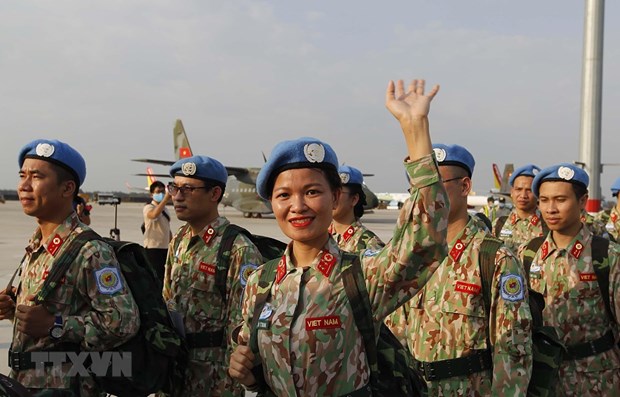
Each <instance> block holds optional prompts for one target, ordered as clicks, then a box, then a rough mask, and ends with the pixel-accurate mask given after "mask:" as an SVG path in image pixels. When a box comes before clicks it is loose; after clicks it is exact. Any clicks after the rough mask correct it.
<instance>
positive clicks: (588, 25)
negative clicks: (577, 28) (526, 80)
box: [579, 0, 605, 212]
mask: <svg viewBox="0 0 620 397" xmlns="http://www.w3.org/2000/svg"><path fill="white" fill-rule="evenodd" d="M585 3H586V7H585V26H584V39H583V71H582V84H581V129H580V136H579V162H580V163H582V164H584V168H585V170H586V172H587V173H588V174H589V175H590V186H588V190H589V199H588V203H587V204H586V211H588V212H598V211H600V209H601V185H600V181H601V171H602V170H601V168H602V167H601V103H602V91H603V36H604V21H605V0H586V2H585Z"/></svg>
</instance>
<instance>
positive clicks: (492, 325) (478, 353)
mask: <svg viewBox="0 0 620 397" xmlns="http://www.w3.org/2000/svg"><path fill="white" fill-rule="evenodd" d="M433 148H434V150H435V155H436V158H437V161H438V163H439V173H440V174H441V177H442V180H443V184H444V186H445V188H446V191H447V193H448V198H449V200H450V213H449V215H448V238H447V241H449V244H448V256H447V257H446V258H445V259H444V260H443V261H442V263H441V265H440V266H439V268H438V269H437V271H436V272H435V273H434V274H433V275H432V276H431V278H430V279H429V281H428V283H427V284H426V285H425V286H424V288H423V289H422V291H421V292H420V293H418V294H417V295H415V296H414V297H413V298H412V299H411V300H409V301H408V302H406V303H405V304H404V306H403V307H402V308H401V309H400V310H399V313H398V314H397V316H398V317H397V318H396V319H393V321H392V324H388V325H396V327H397V328H396V330H395V331H396V332H395V333H399V334H401V335H402V332H403V330H404V334H405V337H406V342H407V345H408V346H409V349H410V351H411V352H412V354H413V357H414V359H415V360H414V364H415V366H416V367H417V369H418V370H419V371H420V373H421V374H423V375H424V377H425V379H426V382H427V385H428V387H429V390H428V394H429V395H430V396H446V395H463V396H470V395H481V396H486V395H506V396H516V395H524V394H525V391H526V390H527V386H528V382H529V379H530V376H531V371H532V339H531V314H530V309H529V305H528V300H527V298H528V294H527V283H526V281H525V277H524V276H525V275H524V271H523V268H522V266H521V264H520V263H519V261H518V260H517V258H516V257H515V256H514V255H513V254H512V252H511V251H510V250H508V249H507V248H506V247H505V246H501V247H500V248H499V249H498V250H497V251H496V252H494V253H492V254H491V255H492V256H491V257H490V261H493V262H494V269H495V270H494V273H492V279H491V280H489V283H490V285H491V288H490V291H484V288H483V285H484V284H483V283H482V281H481V270H480V269H481V266H482V265H481V263H480V262H481V261H482V259H481V256H482V254H481V251H480V246H481V244H482V242H483V240H484V239H485V237H486V236H488V237H489V238H492V236H491V235H490V234H488V233H487V232H486V231H485V230H484V229H483V228H481V227H480V226H479V223H478V222H477V221H476V219H475V217H472V216H470V215H469V214H468V212H467V196H468V194H469V192H470V190H471V187H472V181H471V176H472V173H473V171H474V164H475V162H474V158H473V156H472V155H471V154H470V153H469V151H467V149H465V148H464V147H462V146H459V145H442V144H435V145H433ZM484 294H487V295H490V296H489V297H488V299H489V300H490V303H491V306H490V308H489V309H486V308H485V303H484ZM398 322H401V326H400V328H399V327H398ZM403 323H405V324H406V325H404V326H403V325H402V324H403Z"/></svg>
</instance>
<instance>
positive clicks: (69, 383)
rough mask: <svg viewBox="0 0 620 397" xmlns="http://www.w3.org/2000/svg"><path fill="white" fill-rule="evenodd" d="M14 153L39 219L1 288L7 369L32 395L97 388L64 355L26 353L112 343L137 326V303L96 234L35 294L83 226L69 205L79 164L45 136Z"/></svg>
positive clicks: (24, 198) (24, 199) (21, 191)
mask: <svg viewBox="0 0 620 397" xmlns="http://www.w3.org/2000/svg"><path fill="white" fill-rule="evenodd" d="M18 161H19V166H20V171H19V179H20V181H19V184H18V186H17V193H18V196H19V200H20V203H21V205H22V208H23V210H24V213H25V214H26V215H29V216H32V217H35V218H36V220H37V223H38V224H39V226H38V227H37V229H36V230H35V232H34V234H33V236H32V238H31V239H30V242H29V244H28V246H27V247H26V255H25V257H24V259H23V262H22V266H21V283H20V285H19V286H18V287H17V289H16V290H13V291H8V292H9V293H8V294H7V293H6V291H3V293H2V294H0V318H2V319H10V320H12V321H13V322H14V330H13V343H12V345H11V349H10V350H9V363H10V365H11V367H12V369H13V371H12V372H11V376H12V377H14V378H15V379H17V380H18V381H19V382H21V383H22V384H24V385H25V386H26V387H28V388H29V389H30V391H31V392H32V393H33V394H35V395H49V393H53V395H54V396H96V395H98V394H99V391H98V390H97V388H96V387H95V385H94V382H93V379H91V378H90V377H84V376H81V377H78V376H76V375H70V373H69V371H70V370H71V368H72V363H71V362H70V361H67V362H63V363H62V364H54V365H53V366H52V365H48V364H50V363H45V366H44V367H43V368H42V369H41V368H35V367H36V365H35V363H34V362H33V361H32V360H31V357H32V356H31V354H32V353H33V352H43V351H65V352H66V351H68V350H69V349H73V351H75V349H78V350H83V351H104V350H106V349H110V348H113V347H115V346H117V345H119V344H121V343H123V342H125V341H127V340H128V339H129V338H130V337H132V336H133V335H134V334H135V333H136V332H137V331H138V328H139V325H140V320H139V319H140V317H139V313H138V307H137V305H136V303H135V301H134V299H133V297H132V295H131V292H130V291H129V288H128V287H127V284H126V282H125V279H124V277H123V274H122V273H121V271H120V269H119V264H118V262H117V260H116V257H115V256H114V251H113V250H112V248H111V247H110V246H109V245H107V244H106V243H104V242H102V241H100V240H91V241H89V242H87V243H85V244H84V245H83V246H82V248H81V249H80V250H79V253H78V255H77V257H76V259H75V260H74V261H73V263H72V264H71V265H70V267H69V269H68V270H67V272H66V275H65V276H64V277H63V279H62V280H61V281H60V285H58V286H57V287H56V288H55V289H54V290H53V291H52V292H51V294H50V295H51V296H49V298H48V299H46V300H45V301H44V302H43V303H38V302H37V301H36V300H35V296H36V295H37V294H38V293H39V292H40V290H41V287H42V285H43V283H44V281H45V279H46V277H47V276H48V274H49V273H50V272H51V271H52V269H53V266H54V262H55V261H56V260H58V259H59V258H62V257H63V254H64V253H65V252H66V251H67V248H68V247H69V246H70V245H71V243H72V241H73V240H74V239H75V238H76V236H78V235H79V234H80V233H81V232H83V231H86V230H89V228H88V226H86V225H85V224H83V223H81V222H80V221H79V220H78V215H77V213H76V212H75V211H74V210H73V200H74V198H75V196H76V195H77V193H78V189H79V187H80V185H81V184H82V183H83V182H84V178H85V177H86V165H85V163H84V159H83V158H82V156H81V155H80V154H79V153H78V152H77V151H76V150H75V149H73V148H72V147H71V146H69V145H67V144H66V143H63V142H60V141H57V140H46V139H39V140H35V141H32V142H30V143H29V144H27V145H26V146H24V147H23V148H22V150H21V152H20V153H19V157H18ZM110 280H112V282H111V281H110ZM11 292H15V293H16V298H11V296H10V295H11ZM13 299H14V300H15V302H14V300H13Z"/></svg>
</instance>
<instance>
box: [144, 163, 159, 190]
mask: <svg viewBox="0 0 620 397" xmlns="http://www.w3.org/2000/svg"><path fill="white" fill-rule="evenodd" d="M156 180H157V178H155V175H153V169H152V168H151V167H146V187H147V189H148V188H149V187H150V186H151V185H152V184H153V182H155V181H156Z"/></svg>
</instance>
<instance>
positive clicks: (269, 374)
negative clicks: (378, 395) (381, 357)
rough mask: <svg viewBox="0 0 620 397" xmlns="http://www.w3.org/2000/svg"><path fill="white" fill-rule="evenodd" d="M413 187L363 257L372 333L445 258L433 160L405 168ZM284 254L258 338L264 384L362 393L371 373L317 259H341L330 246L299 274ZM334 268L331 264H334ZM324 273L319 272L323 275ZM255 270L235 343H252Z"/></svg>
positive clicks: (333, 283)
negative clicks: (332, 319) (333, 323)
mask: <svg viewBox="0 0 620 397" xmlns="http://www.w3.org/2000/svg"><path fill="white" fill-rule="evenodd" d="M406 168H407V170H408V174H409V175H410V177H411V179H412V186H413V188H412V189H411V192H412V193H411V197H410V198H409V199H408V200H407V201H406V203H405V205H404V206H403V208H402V209H401V212H400V214H399V217H398V220H397V224H396V228H395V230H394V234H393V238H392V239H391V241H390V243H388V244H387V245H386V246H385V248H383V249H382V250H381V251H378V252H372V251H366V254H370V255H366V256H364V254H362V255H361V258H360V259H361V262H362V269H363V271H364V277H365V279H366V287H367V289H368V294H369V299H370V303H371V307H372V310H373V316H374V318H373V321H374V323H375V327H376V329H375V333H376V334H378V331H379V328H380V325H381V323H382V322H383V320H384V318H385V317H386V316H387V315H388V314H390V313H391V312H393V311H394V310H395V309H396V308H397V307H398V306H400V305H402V304H403V303H404V302H405V301H407V300H408V299H410V298H411V297H412V296H413V295H415V293H417V292H418V291H419V290H420V288H422V287H423V286H424V284H425V283H426V281H427V280H428V279H429V277H430V276H431V275H432V274H433V272H434V270H435V269H436V267H437V266H438V265H439V261H440V260H441V259H442V258H443V257H445V255H446V245H445V238H446V229H447V217H448V211H449V208H448V200H447V197H446V193H445V190H444V187H443V184H442V183H441V182H440V178H439V174H438V170H437V164H436V162H435V160H434V155H428V156H426V157H424V158H422V159H420V160H417V161H414V162H411V163H406ZM290 249H291V246H290V245H289V247H288V248H287V250H286V252H285V254H284V256H283V259H282V261H281V263H280V264H279V265H278V266H279V269H278V271H279V272H280V274H281V279H280V280H279V282H278V278H276V282H275V283H274V285H273V287H272V288H271V292H270V293H271V296H270V301H268V304H270V305H271V310H272V313H271V315H270V316H269V318H270V319H269V320H268V321H269V323H268V324H267V325H268V326H267V329H264V330H259V332H258V345H259V351H260V360H261V361H262V365H263V372H264V376H265V380H266V382H267V384H268V385H269V386H270V387H271V389H272V390H273V391H274V392H275V394H276V395H278V396H286V397H288V396H295V395H303V396H341V395H345V394H346V393H350V392H352V391H354V390H358V389H361V388H362V387H364V386H365V385H367V383H368V381H369V376H370V371H369V368H368V363H367V361H366V360H365V359H364V357H365V352H364V348H363V339H362V335H361V334H360V333H359V331H358V330H357V328H356V327H355V320H354V317H353V312H352V309H351V307H350V304H349V300H348V298H347V295H346V293H345V290H344V286H343V282H342V276H341V274H340V273H339V272H338V271H333V269H332V271H326V269H325V267H321V266H319V265H320V263H321V260H322V257H323V255H325V254H331V255H332V256H333V258H334V260H335V261H340V259H341V255H342V251H341V250H340V249H339V248H338V245H337V244H336V242H335V241H334V240H333V239H332V238H330V239H329V240H328V242H327V244H326V245H325V247H324V249H323V251H322V252H321V253H319V255H318V256H317V258H316V259H315V260H314V261H313V263H312V264H311V266H310V267H308V268H297V267H295V266H294V265H293V263H292V261H291V258H290ZM334 263H337V262H334ZM322 270H323V271H322ZM260 273H261V270H258V271H257V272H256V273H254V274H253V275H252V276H251V277H250V280H249V281H248V285H247V287H246V293H245V300H244V303H243V320H244V323H243V325H242V327H241V331H240V334H239V340H238V341H239V342H240V343H241V344H244V345H245V344H247V343H248V341H249V338H250V329H249V325H250V324H251V323H252V315H253V313H254V305H255V298H256V295H257V294H258V293H262V292H264V291H262V289H261V288H264V287H261V286H259V285H258V280H259V278H260ZM327 316H336V317H337V319H338V320H337V321H338V323H339V326H338V327H335V328H331V329H315V330H311V329H309V330H307V329H306V325H307V324H306V320H310V319H312V318H323V317H327Z"/></svg>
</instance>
